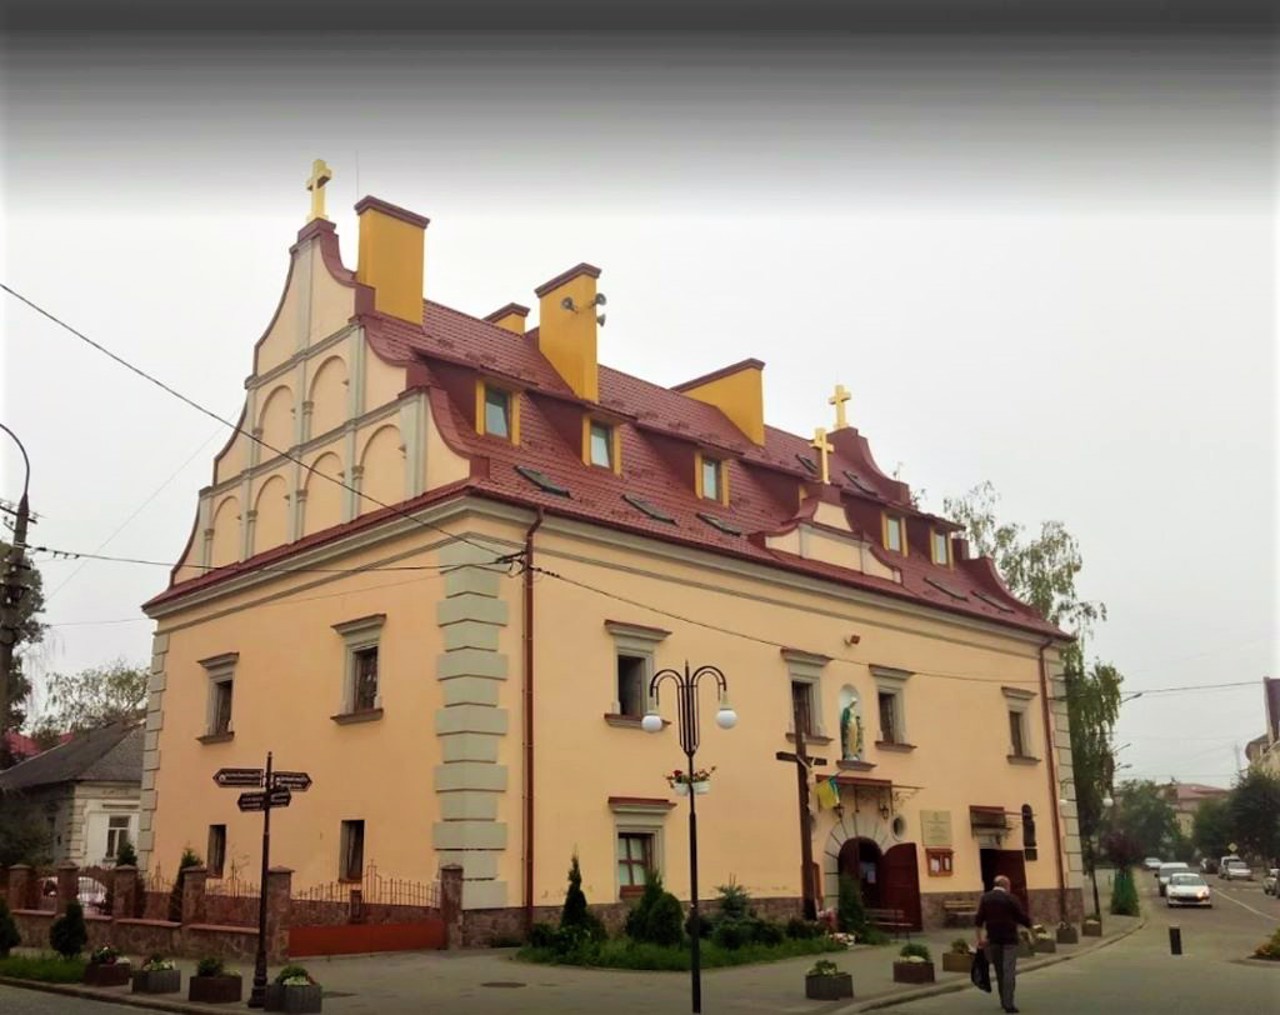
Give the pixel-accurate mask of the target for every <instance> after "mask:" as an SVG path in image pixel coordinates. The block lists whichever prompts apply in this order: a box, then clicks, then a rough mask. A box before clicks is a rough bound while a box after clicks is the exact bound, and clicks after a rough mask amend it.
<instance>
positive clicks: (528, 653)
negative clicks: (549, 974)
mask: <svg viewBox="0 0 1280 1015" xmlns="http://www.w3.org/2000/svg"><path fill="white" fill-rule="evenodd" d="M542 520H543V512H542V508H538V516H537V517H536V518H535V519H534V520H533V524H532V525H530V526H529V531H528V532H526V533H525V534H524V766H523V767H524V926H525V932H526V933H528V931H530V930H531V929H532V928H533V534H534V533H535V532H537V531H538V529H539V528H541V527H542Z"/></svg>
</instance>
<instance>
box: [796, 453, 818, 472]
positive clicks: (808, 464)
mask: <svg viewBox="0 0 1280 1015" xmlns="http://www.w3.org/2000/svg"><path fill="white" fill-rule="evenodd" d="M796 461H797V462H799V463H800V464H801V465H803V466H804V471H805V472H807V473H809V475H811V476H816V475H817V474H818V467H817V466H816V465H814V464H813V459H811V458H809V457H808V456H806V455H796Z"/></svg>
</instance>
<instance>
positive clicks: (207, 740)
mask: <svg viewBox="0 0 1280 1015" xmlns="http://www.w3.org/2000/svg"><path fill="white" fill-rule="evenodd" d="M235 738H236V735H235V732H234V731H233V730H228V731H227V732H226V733H206V734H205V735H204V736H202V737H196V739H197V740H198V741H200V743H202V744H225V743H227V742H228V741H230V740H234V739H235Z"/></svg>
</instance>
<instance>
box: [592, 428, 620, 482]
mask: <svg viewBox="0 0 1280 1015" xmlns="http://www.w3.org/2000/svg"><path fill="white" fill-rule="evenodd" d="M586 436H587V447H586V459H587V463H588V464H589V465H595V466H598V467H600V468H602V469H609V470H610V471H612V472H617V471H618V446H617V438H618V432H617V430H616V428H614V427H612V426H610V425H609V424H608V423H601V422H600V421H599V420H597V419H592V420H588V421H587V435H586Z"/></svg>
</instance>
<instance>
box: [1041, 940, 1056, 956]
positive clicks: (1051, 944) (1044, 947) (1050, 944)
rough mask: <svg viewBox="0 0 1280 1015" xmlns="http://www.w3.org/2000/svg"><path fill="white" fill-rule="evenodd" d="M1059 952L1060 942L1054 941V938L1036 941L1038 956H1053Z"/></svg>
mask: <svg viewBox="0 0 1280 1015" xmlns="http://www.w3.org/2000/svg"><path fill="white" fill-rule="evenodd" d="M1057 950H1058V942H1057V941H1055V940H1053V938H1051V937H1050V938H1045V937H1042V938H1037V939H1036V953H1037V954H1039V955H1052V954H1053V953H1054V952H1056V951H1057Z"/></svg>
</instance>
